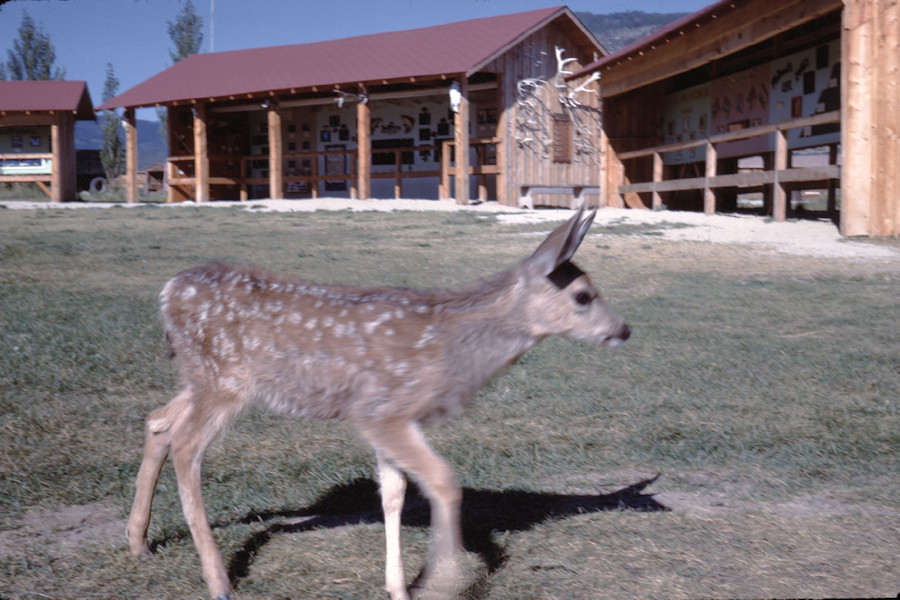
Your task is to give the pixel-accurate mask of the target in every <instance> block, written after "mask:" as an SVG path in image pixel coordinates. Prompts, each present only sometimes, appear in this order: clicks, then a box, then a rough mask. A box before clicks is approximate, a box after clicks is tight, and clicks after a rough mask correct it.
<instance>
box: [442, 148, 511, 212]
mask: <svg viewBox="0 0 900 600" xmlns="http://www.w3.org/2000/svg"><path fill="white" fill-rule="evenodd" d="M500 143H501V140H500V138H496V137H492V138H475V139H471V140H469V147H471V148H475V152H476V153H477V154H478V157H479V160H478V163H479V164H475V165H469V175H477V176H478V199H479V200H481V201H482V202H483V201H484V200H486V199H487V181H486V176H487V175H496V174H498V173H500V167H499V166H498V165H497V164H496V162H497V161H496V160H495V162H494V164H489V161H488V160H487V151H488V148H489V147H490V146H495V147H496V146H497V145H499V144H500ZM441 145H442V148H441V171H440V175H441V187H440V189H439V193H438V197H439V198H441V199H442V200H447V199H449V198H450V178H451V177H454V176H455V175H456V166H455V165H454V164H452V163H453V156H454V148H455V146H456V142H455V140H452V139H450V140H443V142H442V143H441ZM497 156H498V151H497V149H496V148H495V150H494V157H495V159H496V157H497Z"/></svg>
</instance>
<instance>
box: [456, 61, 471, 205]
mask: <svg viewBox="0 0 900 600" xmlns="http://www.w3.org/2000/svg"><path fill="white" fill-rule="evenodd" d="M459 91H460V95H461V99H460V102H459V112H457V113H456V118H455V119H454V125H455V127H454V138H455V140H456V203H457V204H468V203H469V199H470V198H469V196H470V192H469V80H468V78H467V77H466V75H465V73H461V74H460V76H459Z"/></svg>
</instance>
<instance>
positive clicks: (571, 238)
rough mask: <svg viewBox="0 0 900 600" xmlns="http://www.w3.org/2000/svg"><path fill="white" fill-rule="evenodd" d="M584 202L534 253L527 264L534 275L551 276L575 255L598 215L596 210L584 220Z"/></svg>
mask: <svg viewBox="0 0 900 600" xmlns="http://www.w3.org/2000/svg"><path fill="white" fill-rule="evenodd" d="M583 214H584V202H582V203H581V206H579V207H578V210H577V211H575V214H574V215H573V216H572V218H571V219H569V220H568V221H566V222H565V223H563V224H562V225H560V226H559V227H557V228H556V229H554V230H553V231H552V232H551V233H550V235H548V236H547V238H546V239H545V240H544V241H543V242H541V245H540V246H538V249H537V250H535V251H534V254H532V255H531V256H530V257H529V258H528V260H527V261H525V262H526V265H527V268H528V271H529V272H530V273H531V274H532V275H549V274H550V273H552V272H553V271H554V270H555V269H556V267H558V266H559V265H561V264H563V263H564V262H566V261H567V260H569V259H570V258H572V256H573V255H574V254H575V251H576V250H578V246H579V245H581V240H583V239H584V236H585V235H586V234H587V232H588V229H590V227H591V223H593V222H594V217H595V216H596V214H597V211H596V209H595V210H592V211H591V212H590V213H589V214H588V216H586V217H584V218H583V219H582V218H581V216H582V215H583Z"/></svg>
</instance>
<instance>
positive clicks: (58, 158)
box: [0, 81, 95, 202]
mask: <svg viewBox="0 0 900 600" xmlns="http://www.w3.org/2000/svg"><path fill="white" fill-rule="evenodd" d="M93 120H95V117H94V107H93V104H92V103H91V96H90V94H89V93H88V90H87V84H86V83H85V82H84V81H0V183H35V184H37V185H38V186H40V188H41V189H42V190H44V192H45V193H46V194H47V196H49V198H50V200H51V201H53V202H65V201H69V200H75V199H76V193H77V190H76V155H75V121H93Z"/></svg>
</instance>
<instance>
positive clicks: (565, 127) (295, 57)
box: [97, 7, 606, 206]
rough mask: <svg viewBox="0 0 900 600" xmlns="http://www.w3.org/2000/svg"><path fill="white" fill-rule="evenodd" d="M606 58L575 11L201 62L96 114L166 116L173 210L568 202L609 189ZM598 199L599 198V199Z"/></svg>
mask: <svg viewBox="0 0 900 600" xmlns="http://www.w3.org/2000/svg"><path fill="white" fill-rule="evenodd" d="M605 53H606V52H605V50H604V48H603V47H602V45H601V44H600V43H599V42H598V41H597V40H596V38H595V37H594V36H593V35H592V34H591V33H589V32H588V31H587V30H586V29H585V28H584V26H583V25H582V24H581V23H580V22H579V20H578V19H577V18H576V17H575V16H574V15H573V13H572V12H571V11H570V10H569V9H568V8H566V7H555V8H548V9H541V10H534V11H528V12H523V13H517V14H512V15H505V16H500V17H489V18H483V19H474V20H469V21H461V22H457V23H451V24H447V25H440V26H435V27H426V28H422V29H414V30H407V31H399V32H391V33H382V34H374V35H366V36H358V37H351V38H345V39H340V40H333V41H327V42H317V43H308V44H298V45H289V46H277V47H270V48H255V49H250V50H238V51H229V52H214V53H207V54H197V55H194V56H191V57H188V58H186V59H184V60H182V61H180V62H178V63H176V64H175V65H173V66H172V67H170V68H169V69H166V70H165V71H162V72H161V73H159V74H157V75H155V76H153V77H151V78H150V79H148V80H146V81H144V82H142V83H140V84H138V85H137V86H135V87H133V88H131V89H129V90H127V91H125V92H124V93H122V94H120V95H119V96H117V97H115V98H113V99H111V100H109V101H108V102H105V103H103V104H102V105H101V106H99V107H98V109H97V110H105V109H114V108H124V109H125V121H126V122H127V123H130V124H131V125H130V126H128V127H127V128H126V134H127V135H126V148H127V155H128V164H129V165H131V166H130V167H129V169H128V174H127V177H128V181H129V199H130V200H131V201H136V199H137V185H136V180H137V177H136V167H135V165H136V164H137V159H136V153H137V141H136V130H135V127H134V126H133V124H134V115H135V109H136V108H141V107H154V106H156V107H160V106H163V107H166V109H167V111H168V131H169V139H168V145H169V157H168V161H167V165H166V169H167V173H166V181H167V186H168V200H169V201H171V202H178V201H183V200H188V199H191V200H196V201H199V202H203V201H207V200H217V199H240V200H246V199H251V198H304V197H316V196H319V195H329V196H342V195H343V196H350V197H356V198H370V197H391V196H394V197H400V196H406V197H417V198H451V197H453V198H456V200H457V201H458V202H460V203H467V202H469V201H470V199H472V198H474V197H477V198H479V199H488V198H490V199H496V200H498V201H500V202H501V203H507V204H516V203H517V202H519V200H520V198H524V199H525V201H527V202H529V203H533V202H535V201H536V202H539V203H541V202H543V203H549V204H554V203H559V204H561V205H565V206H568V205H569V204H570V202H571V200H570V199H569V198H567V197H566V196H567V195H571V193H573V192H574V193H577V194H590V192H592V191H593V192H596V191H598V190H599V188H598V183H599V175H600V171H599V147H600V143H599V141H600V138H599V122H600V110H599V99H598V94H597V90H596V81H595V80H593V79H592V78H591V76H590V75H587V76H585V77H584V78H583V79H578V78H574V79H572V78H571V77H570V78H568V79H567V76H570V75H571V74H572V73H574V72H575V71H577V70H579V69H581V68H582V67H583V66H585V65H587V64H589V63H591V62H593V61H595V60H597V59H598V58H600V57H602V56H603V55H605ZM590 199H591V200H592V202H593V203H596V202H597V201H598V197H597V195H596V194H595V195H593V196H592V197H591V198H590Z"/></svg>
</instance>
